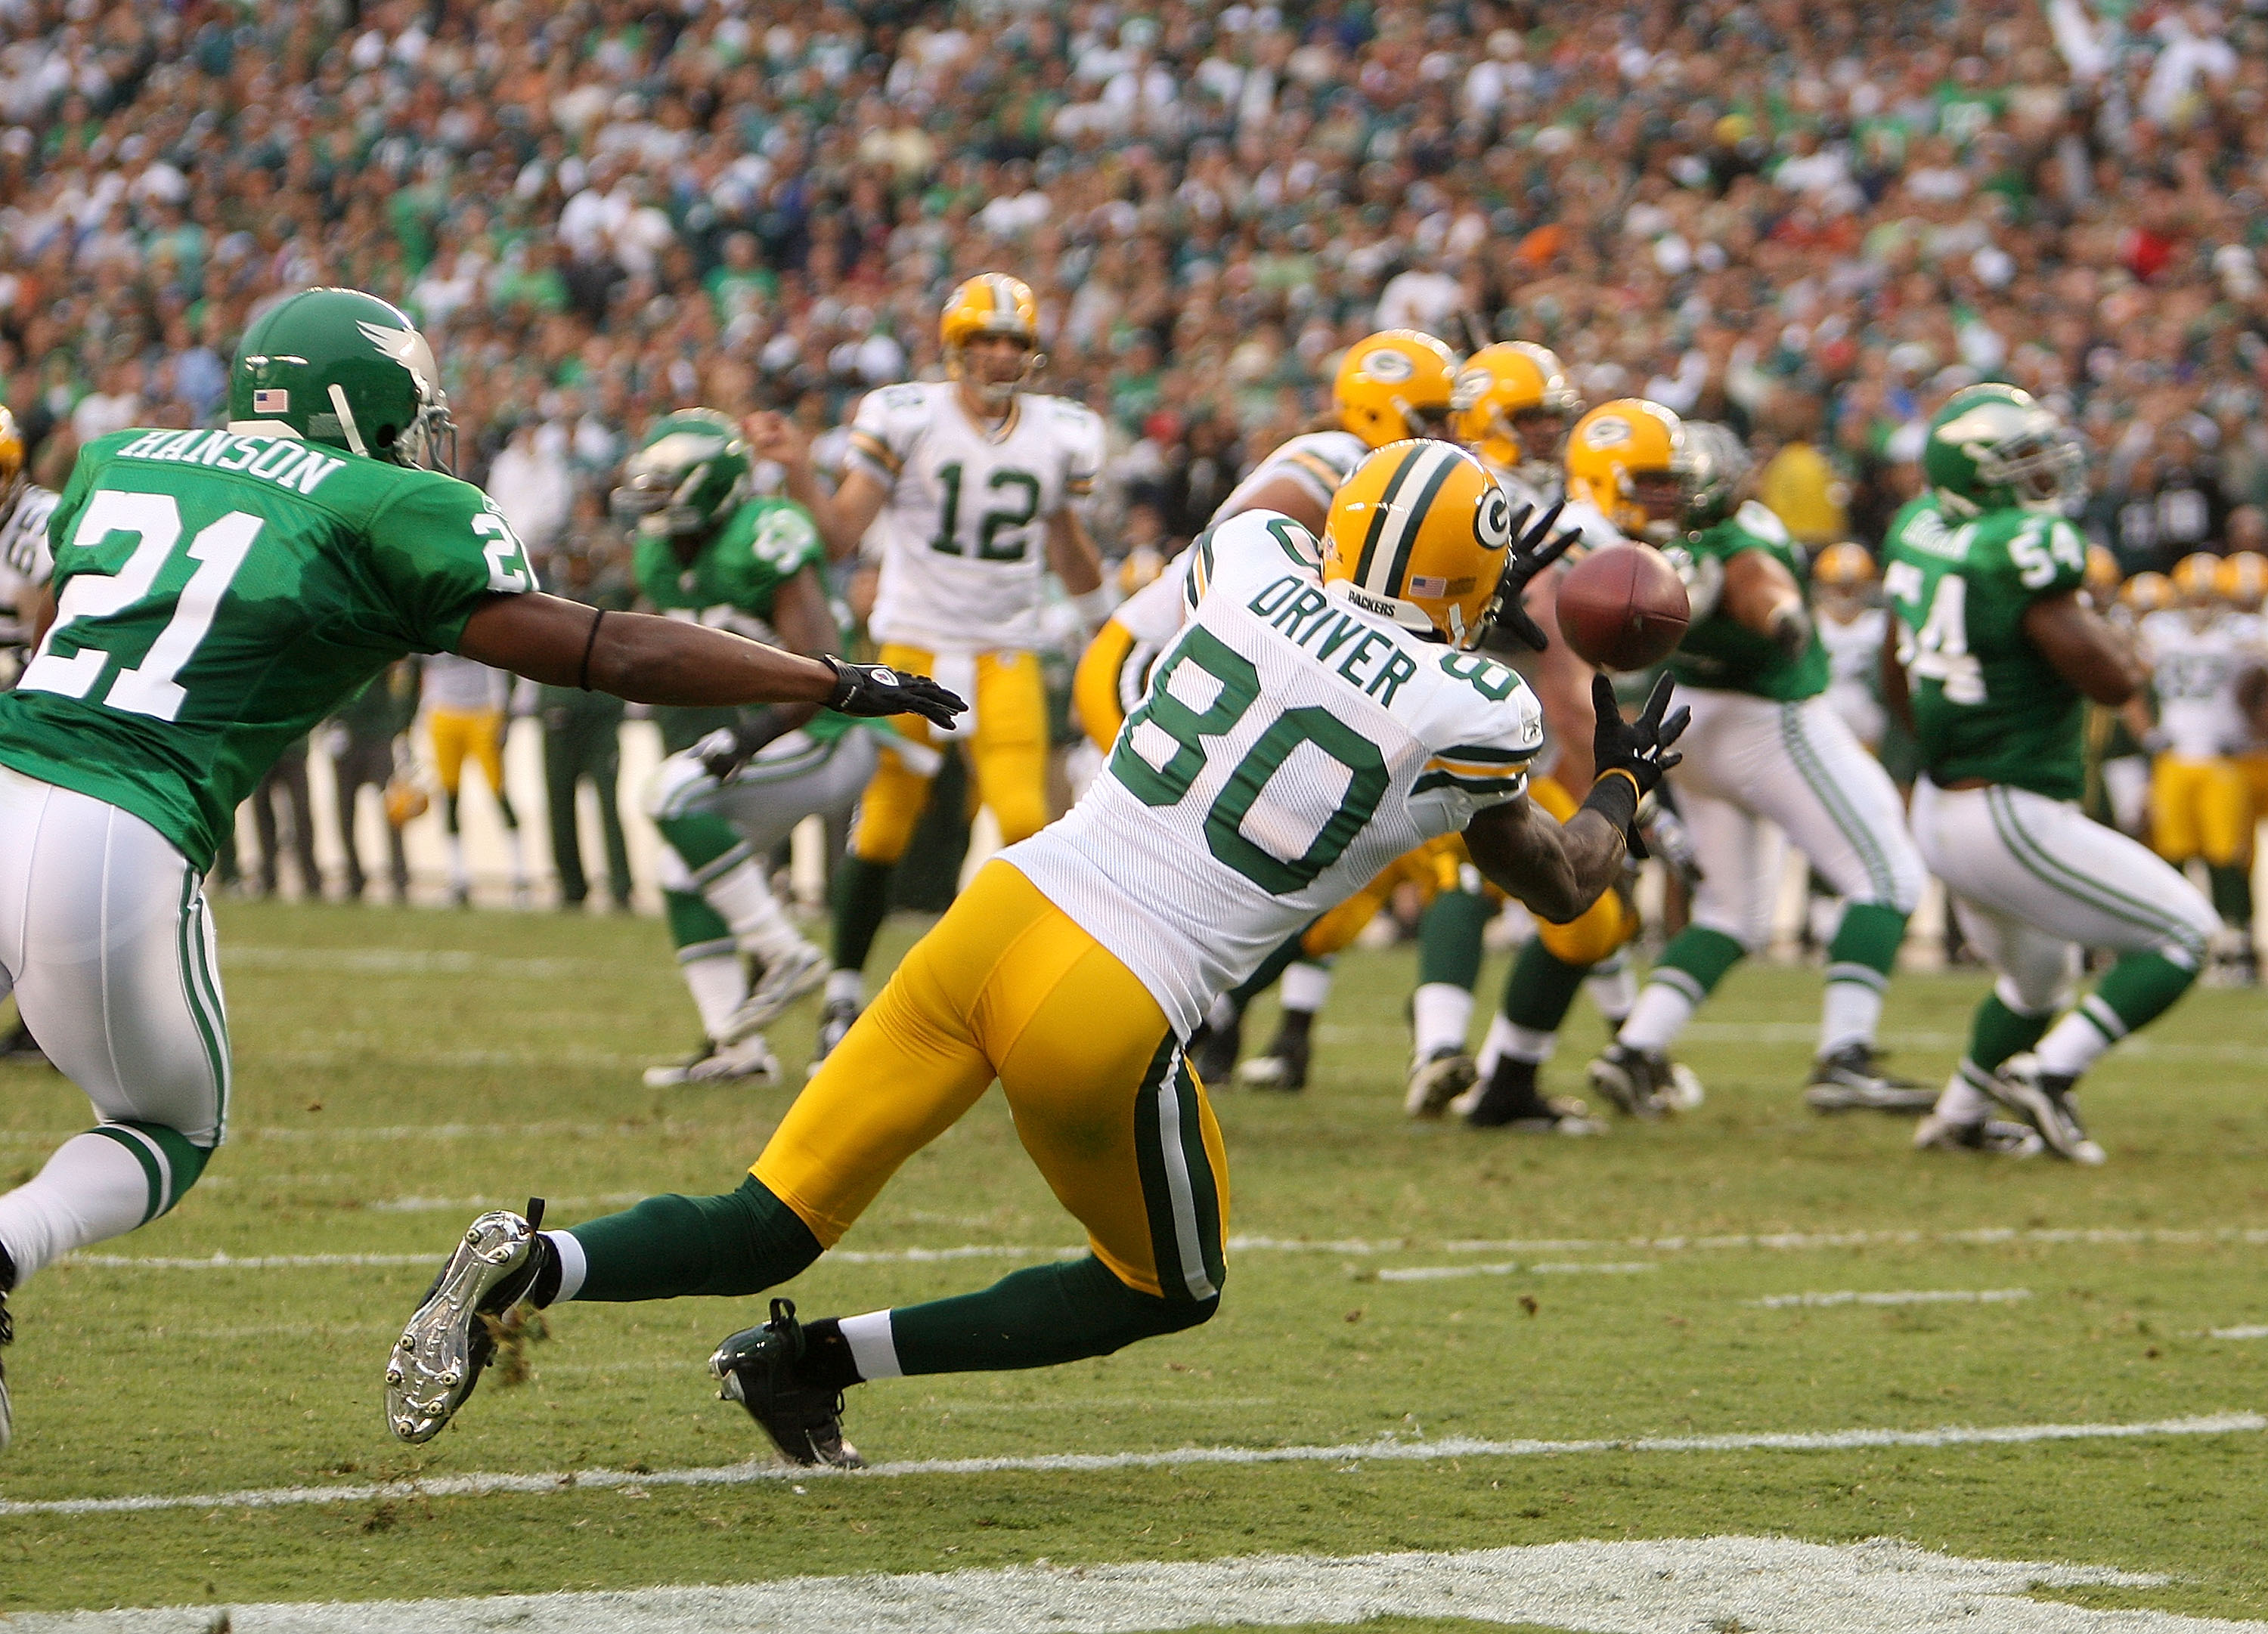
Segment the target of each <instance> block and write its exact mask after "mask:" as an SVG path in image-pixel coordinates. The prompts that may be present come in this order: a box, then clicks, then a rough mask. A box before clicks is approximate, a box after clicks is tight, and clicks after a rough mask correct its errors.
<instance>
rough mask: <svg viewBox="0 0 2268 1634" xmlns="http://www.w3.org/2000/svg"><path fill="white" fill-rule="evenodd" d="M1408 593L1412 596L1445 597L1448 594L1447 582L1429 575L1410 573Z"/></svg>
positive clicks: (1444, 579)
mask: <svg viewBox="0 0 2268 1634" xmlns="http://www.w3.org/2000/svg"><path fill="white" fill-rule="evenodd" d="M1448 593H1449V581H1448V580H1447V579H1446V578H1434V577H1433V576H1432V574H1430V573H1412V574H1411V575H1410V594H1411V595H1413V596H1446V595H1447V594H1448Z"/></svg>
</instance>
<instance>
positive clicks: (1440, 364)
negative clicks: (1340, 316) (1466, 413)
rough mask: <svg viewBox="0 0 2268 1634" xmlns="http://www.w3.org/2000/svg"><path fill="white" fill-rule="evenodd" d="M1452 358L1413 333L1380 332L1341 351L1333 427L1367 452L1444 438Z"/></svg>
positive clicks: (1441, 347) (1334, 387)
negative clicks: (1413, 440) (1347, 433)
mask: <svg viewBox="0 0 2268 1634" xmlns="http://www.w3.org/2000/svg"><path fill="white" fill-rule="evenodd" d="M1456 374H1457V359H1456V355H1455V354H1454V352H1452V351H1450V350H1449V349H1448V348H1447V346H1445V345H1443V344H1442V343H1441V342H1439V341H1437V340H1435V339H1434V338H1433V337H1432V335H1423V334H1420V333H1419V332H1418V331H1417V330H1416V329H1381V330H1380V331H1379V332H1378V333H1377V334H1376V335H1366V336H1365V337H1364V338H1363V339H1361V340H1359V341H1357V342H1355V343H1354V344H1353V345H1351V346H1350V347H1348V348H1347V349H1346V356H1345V357H1342V358H1340V359H1339V372H1338V378H1337V379H1335V380H1333V381H1332V383H1331V404H1332V406H1333V407H1334V408H1336V409H1337V410H1338V416H1339V423H1340V424H1341V425H1343V426H1344V427H1345V428H1346V429H1347V430H1348V431H1352V432H1353V433H1354V434H1355V435H1356V436H1357V437H1359V438H1362V440H1363V441H1364V442H1366V443H1368V444H1369V445H1371V446H1372V447H1373V448H1374V449H1375V448H1383V447H1385V446H1386V445H1388V443H1397V442H1401V441H1403V440H1404V439H1405V438H1412V437H1446V436H1447V435H1448V432H1449V417H1450V415H1451V413H1452V412H1453V405H1454V401H1455V398H1456V390H1457V381H1456Z"/></svg>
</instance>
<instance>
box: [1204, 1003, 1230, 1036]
mask: <svg viewBox="0 0 2268 1634" xmlns="http://www.w3.org/2000/svg"><path fill="white" fill-rule="evenodd" d="M1204 1024H1205V1025H1206V1026H1207V1027H1211V1029H1212V1030H1213V1031H1214V1032H1216V1033H1225V1032H1226V1031H1227V1030H1228V1029H1229V1028H1230V1027H1234V1026H1235V1025H1236V1000H1234V999H1233V998H1231V997H1229V996H1228V995H1227V994H1226V993H1215V994H1214V995H1213V996H1212V1003H1211V1004H1210V1005H1206V1006H1205V1014H1204Z"/></svg>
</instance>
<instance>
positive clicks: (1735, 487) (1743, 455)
mask: <svg viewBox="0 0 2268 1634" xmlns="http://www.w3.org/2000/svg"><path fill="white" fill-rule="evenodd" d="M1685 455H1686V459H1687V460H1689V461H1690V465H1691V467H1692V475H1691V477H1690V480H1689V482H1688V485H1687V488H1686V498H1685V517H1684V519H1685V526H1686V529H1687V531H1688V532H1690V533H1695V534H1698V533H1700V532H1702V531H1703V530H1705V529H1706V528H1712V527H1714V526H1716V525H1717V524H1718V523H1719V522H1721V521H1723V520H1724V519H1726V518H1727V517H1728V516H1730V515H1732V514H1733V512H1735V511H1737V510H1739V509H1740V505H1741V492H1742V489H1743V488H1744V487H1745V486H1746V485H1747V483H1748V480H1749V470H1750V468H1751V467H1753V466H1754V464H1755V461H1753V460H1750V459H1749V449H1748V445H1747V444H1745V443H1743V442H1742V441H1741V439H1740V436H1739V434H1738V433H1736V432H1735V431H1734V430H1733V428H1732V427H1731V426H1729V425H1719V423H1716V422H1715V421H1713V420H1688V421H1687V422H1686V423H1685Z"/></svg>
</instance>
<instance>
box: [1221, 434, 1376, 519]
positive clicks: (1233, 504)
mask: <svg viewBox="0 0 2268 1634" xmlns="http://www.w3.org/2000/svg"><path fill="white" fill-rule="evenodd" d="M1369 453H1370V445H1369V444H1368V443H1366V442H1364V441H1363V440H1362V438H1359V437H1357V436H1356V435H1355V434H1354V433H1353V432H1352V431H1308V432H1307V433H1305V434H1303V435H1301V436H1299V437H1295V438H1292V440H1291V441H1290V442H1288V443H1285V445H1283V446H1282V447H1280V448H1278V449H1277V450H1276V452H1275V453H1271V454H1270V455H1269V456H1268V457H1267V458H1266V459H1265V460H1262V461H1261V462H1260V463H1259V464H1258V465H1256V466H1254V467H1252V469H1251V470H1250V471H1248V472H1247V473H1246V474H1245V478H1244V480H1243V481H1242V482H1239V483H1238V484H1237V485H1236V486H1235V487H1234V488H1232V489H1229V491H1228V497H1227V498H1226V499H1224V500H1222V501H1221V502H1220V508H1219V510H1217V511H1215V512H1213V513H1212V520H1213V522H1214V523H1215V524H1216V525H1218V524H1219V523H1222V522H1225V521H1226V520H1227V519H1229V518H1230V517H1233V516H1234V515H1236V514H1237V513H1238V512H1241V511H1243V510H1245V509H1247V508H1248V506H1250V504H1252V496H1253V495H1255V494H1256V493H1258V492H1259V491H1260V490H1261V489H1263V488H1265V487H1267V486H1268V484H1269V483H1270V482H1274V481H1275V480H1276V479H1277V478H1278V477H1279V476H1288V477H1290V478H1292V481H1294V482H1298V483H1299V484H1300V487H1302V488H1304V489H1307V491H1308V492H1309V493H1310V494H1313V495H1314V497H1315V503H1316V504H1319V505H1322V506H1323V507H1324V508H1325V509H1329V506H1330V503H1331V496H1332V495H1333V494H1336V493H1337V492H1338V491H1339V484H1340V483H1341V482H1345V481H1346V480H1347V476H1348V474H1349V473H1351V471H1353V469H1354V468H1355V467H1357V466H1359V465H1360V464H1361V463H1362V462H1363V460H1364V459H1365V457H1366V456H1367V455H1368V454H1369Z"/></svg>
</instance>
